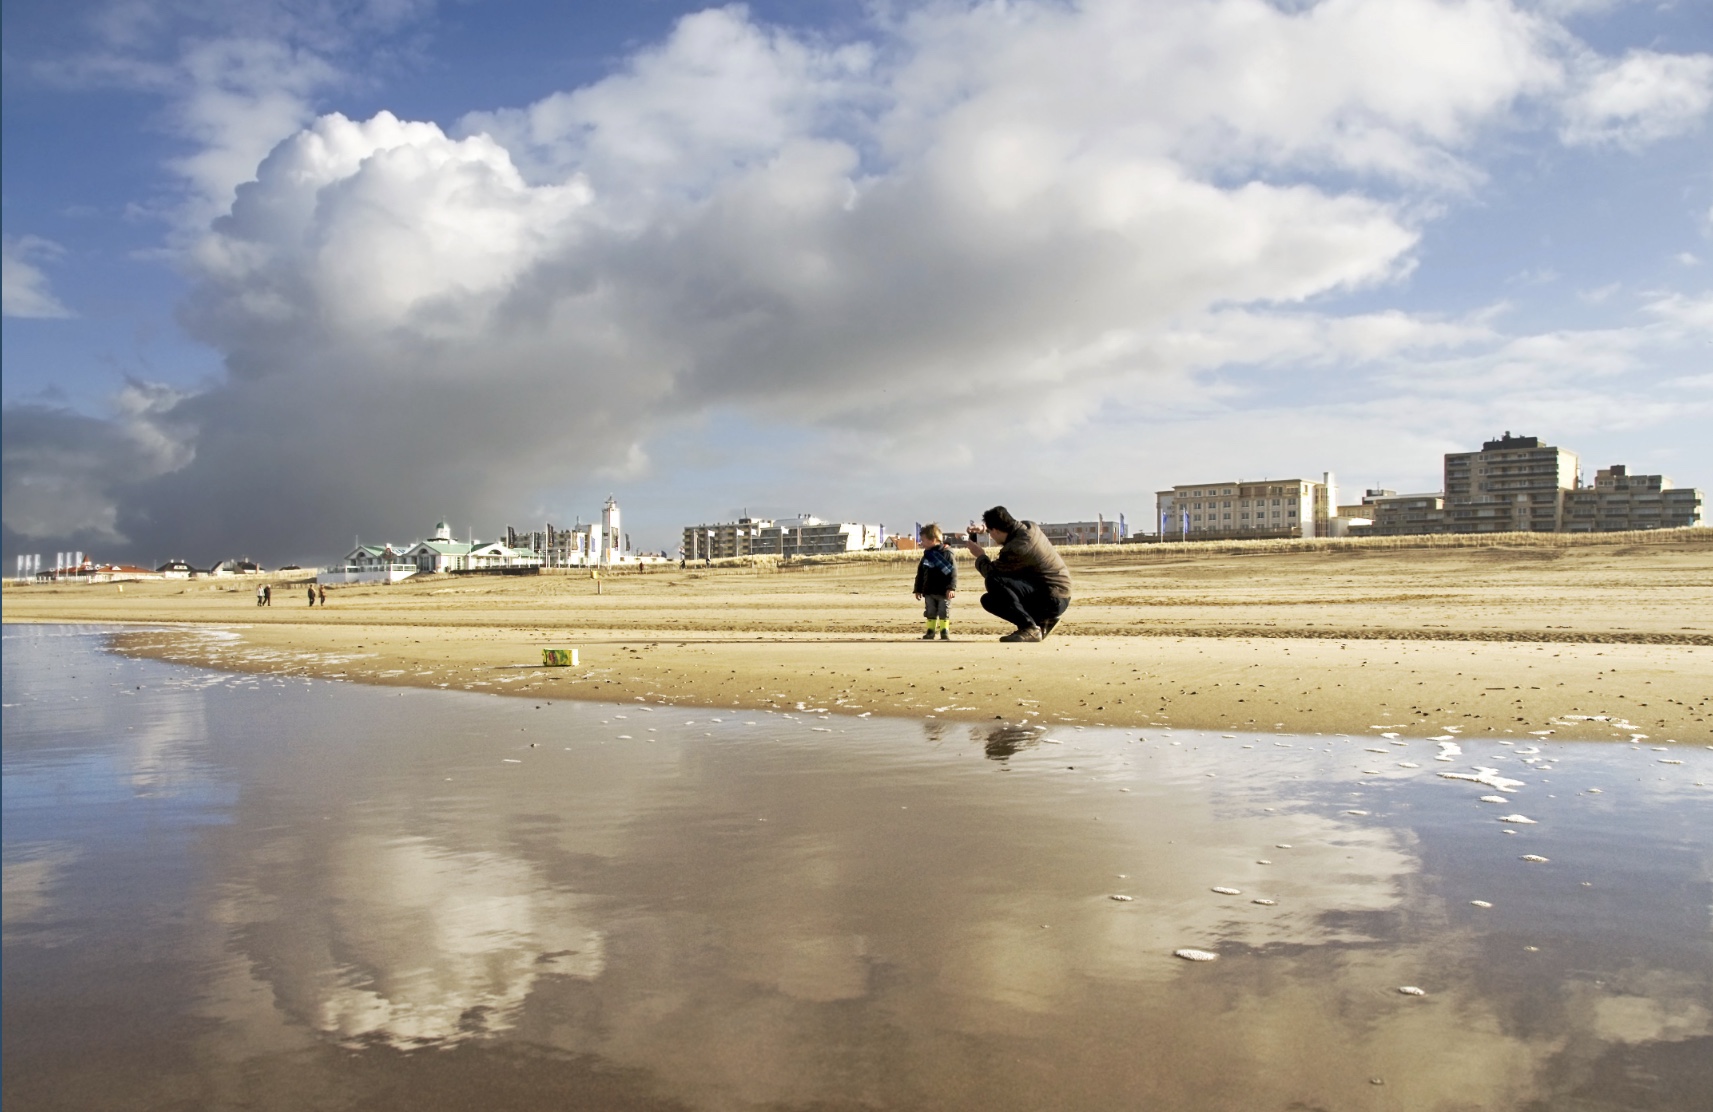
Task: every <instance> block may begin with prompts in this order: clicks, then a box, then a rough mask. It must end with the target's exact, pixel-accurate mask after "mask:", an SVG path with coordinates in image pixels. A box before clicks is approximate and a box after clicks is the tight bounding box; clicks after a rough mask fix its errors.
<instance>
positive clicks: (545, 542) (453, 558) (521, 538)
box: [319, 497, 666, 583]
mask: <svg viewBox="0 0 1713 1112" xmlns="http://www.w3.org/2000/svg"><path fill="white" fill-rule="evenodd" d="M665 558H666V557H665V556H664V555H656V554H653V553H642V552H633V551H632V550H631V545H630V536H629V535H628V534H627V533H625V531H624V528H623V526H622V524H621V518H620V511H619V504H618V502H617V501H616V500H614V499H613V498H611V497H609V498H608V499H607V502H606V505H604V506H603V507H601V520H600V523H599V524H595V523H590V524H588V525H584V524H582V523H581V522H579V523H577V524H574V525H572V526H571V528H569V529H556V528H554V526H553V523H552V522H548V523H546V525H545V526H544V527H543V528H541V529H539V530H534V531H526V532H520V531H518V530H517V529H515V528H513V527H512V526H510V525H508V526H506V527H505V532H504V533H503V534H502V536H501V538H499V539H495V540H491V541H479V540H477V539H476V538H475V537H474V536H473V535H472V536H470V537H469V538H468V539H467V540H462V541H460V540H454V539H453V537H452V527H451V526H450V525H449V524H448V523H447V522H445V521H440V522H437V523H436V524H435V526H434V531H433V532H432V533H430V534H429V535H428V537H427V538H425V539H423V540H419V541H412V542H411V543H410V544H404V545H395V544H364V543H362V541H361V540H359V541H358V542H357V543H356V544H355V545H354V546H353V547H352V549H351V550H350V551H349V552H347V553H346V554H345V556H344V559H343V560H342V561H341V562H340V563H339V564H338V565H337V566H334V567H330V568H327V569H325V570H324V571H323V572H322V573H321V575H320V576H319V578H320V579H321V580H322V581H323V582H330V583H397V582H398V581H399V580H401V579H408V578H410V577H411V576H413V575H419V574H439V573H446V572H486V573H500V574H505V573H519V574H527V573H531V572H538V571H540V570H542V569H543V568H584V567H590V568H592V567H612V566H615V565H619V564H637V563H650V562H659V561H663V560H664V559H665Z"/></svg>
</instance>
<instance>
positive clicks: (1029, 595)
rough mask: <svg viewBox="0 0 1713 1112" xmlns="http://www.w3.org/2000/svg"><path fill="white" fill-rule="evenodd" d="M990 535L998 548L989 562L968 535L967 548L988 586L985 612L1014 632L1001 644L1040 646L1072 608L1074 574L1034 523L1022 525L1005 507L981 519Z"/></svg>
mask: <svg viewBox="0 0 1713 1112" xmlns="http://www.w3.org/2000/svg"><path fill="white" fill-rule="evenodd" d="M981 520H982V524H984V525H986V526H987V534H988V536H990V537H992V538H993V540H994V543H996V544H998V545H999V553H998V554H997V555H995V556H992V557H989V556H988V555H987V552H986V550H984V549H983V548H982V546H981V545H979V544H977V543H976V542H975V532H976V531H975V530H974V529H971V530H970V534H971V535H970V537H969V541H968V545H967V547H968V548H969V550H970V554H971V555H972V556H974V557H975V570H976V571H978V572H980V573H981V575H982V578H983V579H985V580H987V593H986V594H984V595H982V596H981V608H982V609H983V610H986V611H987V612H988V613H989V614H992V615H993V616H994V617H996V618H1003V619H1005V620H1006V621H1008V622H1010V623H1011V624H1012V625H1014V626H1016V627H1017V629H1016V630H1015V631H1014V632H1012V633H1007V634H1006V635H1005V636H1004V637H1001V638H1000V640H1001V641H1041V640H1044V639H1045V638H1046V636H1047V634H1049V633H1051V632H1053V627H1054V626H1056V625H1058V624H1059V619H1060V618H1061V617H1063V616H1064V613H1065V610H1066V609H1067V608H1069V606H1070V605H1071V573H1070V571H1069V570H1068V569H1066V567H1065V561H1064V559H1063V558H1061V557H1060V556H1059V551H1058V549H1056V548H1054V547H1053V542H1052V541H1049V540H1048V539H1047V536H1046V534H1045V533H1043V532H1041V527H1040V526H1039V525H1037V524H1036V523H1035V522H1033V521H1018V520H1017V519H1016V518H1014V517H1012V516H1011V513H1010V511H1008V510H1007V509H1006V508H1005V507H1004V506H995V507H993V509H991V510H988V511H987V512H986V513H984V514H982V515H981Z"/></svg>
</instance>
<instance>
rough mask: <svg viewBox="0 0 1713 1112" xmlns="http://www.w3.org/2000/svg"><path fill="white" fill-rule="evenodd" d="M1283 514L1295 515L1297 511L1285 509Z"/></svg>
mask: <svg viewBox="0 0 1713 1112" xmlns="http://www.w3.org/2000/svg"><path fill="white" fill-rule="evenodd" d="M1285 514H1286V516H1287V517H1296V516H1297V511H1295V510H1286V511H1285Z"/></svg>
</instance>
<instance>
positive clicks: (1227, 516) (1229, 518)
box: [1225, 513, 1231, 521]
mask: <svg viewBox="0 0 1713 1112" xmlns="http://www.w3.org/2000/svg"><path fill="white" fill-rule="evenodd" d="M1225 520H1227V521H1230V520H1231V515H1230V514H1229V513H1228V514H1226V515H1225Z"/></svg>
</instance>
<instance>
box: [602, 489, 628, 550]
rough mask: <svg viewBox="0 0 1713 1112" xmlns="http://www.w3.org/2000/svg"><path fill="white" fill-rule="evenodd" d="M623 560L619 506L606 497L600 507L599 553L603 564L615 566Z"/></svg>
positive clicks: (610, 497)
mask: <svg viewBox="0 0 1713 1112" xmlns="http://www.w3.org/2000/svg"><path fill="white" fill-rule="evenodd" d="M623 559H624V534H623V533H621V532H619V504H618V503H617V502H615V501H614V500H613V496H612V495H610V494H609V495H607V504H606V505H604V506H602V507H601V553H600V560H601V563H603V564H617V563H621V562H622V561H623Z"/></svg>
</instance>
